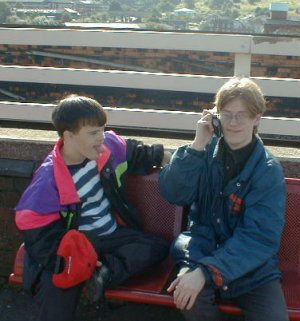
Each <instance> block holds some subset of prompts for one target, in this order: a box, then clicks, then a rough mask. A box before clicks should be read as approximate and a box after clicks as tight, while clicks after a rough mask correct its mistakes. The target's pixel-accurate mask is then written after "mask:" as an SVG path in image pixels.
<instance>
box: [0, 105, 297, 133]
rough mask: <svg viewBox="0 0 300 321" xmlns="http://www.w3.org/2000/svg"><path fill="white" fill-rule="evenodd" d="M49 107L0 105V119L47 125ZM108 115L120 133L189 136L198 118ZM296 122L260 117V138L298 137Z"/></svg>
mask: <svg viewBox="0 0 300 321" xmlns="http://www.w3.org/2000/svg"><path fill="white" fill-rule="evenodd" d="M53 107H54V105H52V104H28V103H27V104H26V103H13V102H4V101H3V102H0V115H1V119H3V120H12V119H13V120H15V121H25V122H36V123H51V114H52V109H53ZM104 108H105V110H106V112H107V115H108V124H107V125H108V126H109V127H116V128H124V129H143V130H149V131H156V130H158V131H166V132H172V133H175V132H181V133H193V132H194V131H195V126H196V123H197V121H198V119H199V118H200V115H201V114H199V113H194V112H179V111H168V110H149V109H147V110H142V109H127V108H111V107H104ZM299 129H300V119H299V118H283V117H281V118H278V117H277V118H274V117H263V118H262V121H261V124H260V127H259V132H260V134H268V135H282V136H299Z"/></svg>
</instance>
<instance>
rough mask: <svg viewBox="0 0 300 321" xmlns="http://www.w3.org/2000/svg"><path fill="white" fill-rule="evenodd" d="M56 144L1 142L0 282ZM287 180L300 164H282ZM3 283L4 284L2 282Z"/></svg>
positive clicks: (298, 172) (299, 174)
mask: <svg viewBox="0 0 300 321" xmlns="http://www.w3.org/2000/svg"><path fill="white" fill-rule="evenodd" d="M52 146H53V142H41V141H23V140H19V139H0V151H1V153H0V155H1V156H0V281H1V280H2V282H3V281H6V280H7V278H8V276H9V274H10V273H11V272H12V269H13V262H14V256H15V253H16V250H17V248H18V247H19V245H20V243H21V242H22V237H21V235H20V233H19V232H18V231H17V229H16V227H15V225H14V208H15V206H16V204H17V202H18V200H19V198H20V196H21V194H22V192H23V191H24V189H25V188H26V186H27V185H28V184H29V182H30V180H31V177H32V174H33V172H34V171H35V169H36V168H37V167H38V165H39V164H40V162H41V161H42V160H43V159H44V158H45V156H46V155H47V153H48V152H49V151H50V150H51V149H52ZM282 165H283V166H284V170H285V176H286V177H300V162H299V160H298V161H295V160H294V161H293V160H292V159H291V160H290V161H289V160H288V159H285V160H283V161H282ZM0 283H1V282H0Z"/></svg>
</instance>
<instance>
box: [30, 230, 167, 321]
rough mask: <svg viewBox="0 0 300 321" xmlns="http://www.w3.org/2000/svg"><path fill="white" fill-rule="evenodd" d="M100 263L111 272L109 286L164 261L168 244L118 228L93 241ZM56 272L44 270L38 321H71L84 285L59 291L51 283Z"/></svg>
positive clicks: (38, 293)
mask: <svg viewBox="0 0 300 321" xmlns="http://www.w3.org/2000/svg"><path fill="white" fill-rule="evenodd" d="M90 239H91V241H92V243H93V245H94V247H95V249H96V252H97V253H98V254H99V260H100V261H101V262H103V263H104V264H105V265H106V266H107V267H108V268H109V269H110V271H111V277H112V278H111V279H112V280H111V283H110V287H115V286H117V285H119V284H121V283H123V282H124V281H126V280H127V279H128V278H129V277H130V276H133V275H135V274H138V273H139V272H142V271H143V270H145V269H146V268H147V267H149V266H151V265H153V264H155V263H157V262H159V261H161V260H162V259H163V258H164V257H166V255H167V254H168V250H169V246H168V243H167V242H166V241H164V240H162V239H161V238H159V237H156V236H153V235H148V234H145V233H142V232H139V231H135V230H132V229H128V228H124V227H119V228H117V230H116V231H114V232H113V233H112V234H110V235H106V236H100V237H95V236H94V237H93V236H92V237H91V238H90ZM52 275H53V271H46V270H45V271H43V273H42V275H41V279H40V283H39V285H38V290H37V292H36V294H35V296H34V298H35V300H36V302H37V304H38V306H39V315H38V319H37V321H72V320H73V319H74V314H75V310H76V306H77V304H78V301H79V299H80V295H81V292H82V289H83V286H84V284H80V285H78V286H75V287H72V288H69V289H59V288H57V287H55V286H54V285H53V282H52Z"/></svg>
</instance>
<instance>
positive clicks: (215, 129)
mask: <svg viewBox="0 0 300 321" xmlns="http://www.w3.org/2000/svg"><path fill="white" fill-rule="evenodd" d="M214 133H215V134H216V135H217V136H218V137H220V136H221V133H222V131H221V123H220V120H219V118H218V117H217V116H216V115H214V114H212V113H211V111H209V110H206V109H204V110H203V113H202V117H201V118H200V119H199V120H198V122H197V127H196V135H195V139H194V141H193V142H192V144H191V147H192V148H193V149H196V150H199V151H201V150H204V149H205V146H206V145H207V144H208V143H209V142H210V141H211V139H212V136H213V134H214Z"/></svg>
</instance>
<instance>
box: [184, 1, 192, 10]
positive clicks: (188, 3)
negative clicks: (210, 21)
mask: <svg viewBox="0 0 300 321" xmlns="http://www.w3.org/2000/svg"><path fill="white" fill-rule="evenodd" d="M184 2H185V5H186V7H187V8H188V9H195V0H184Z"/></svg>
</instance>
